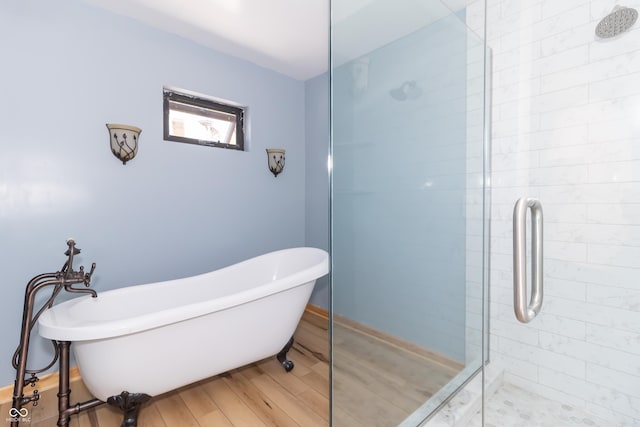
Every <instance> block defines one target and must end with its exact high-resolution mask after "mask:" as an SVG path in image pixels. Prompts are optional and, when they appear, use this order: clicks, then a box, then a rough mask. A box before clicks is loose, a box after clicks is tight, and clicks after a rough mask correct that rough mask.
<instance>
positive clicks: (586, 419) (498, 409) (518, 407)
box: [467, 383, 611, 427]
mask: <svg viewBox="0 0 640 427" xmlns="http://www.w3.org/2000/svg"><path fill="white" fill-rule="evenodd" d="M479 415H480V413H479V412H477V413H476V415H475V416H474V417H473V419H472V420H471V421H470V422H469V423H468V424H467V427H480V426H481V425H482V423H481V419H480V416H479ZM610 425H611V423H607V422H605V421H603V420H601V419H599V418H596V417H594V416H592V415H589V414H587V413H586V412H584V411H582V410H580V409H577V408H574V407H572V406H569V405H564V404H561V403H559V402H556V401H553V400H551V399H547V398H545V397H543V396H540V395H537V394H534V393H531V392H528V391H526V390H523V389H521V388H519V387H517V386H515V385H512V384H509V383H505V384H503V385H502V386H500V387H498V389H497V390H496V391H495V392H494V393H493V394H492V395H491V397H489V399H488V401H487V403H486V406H485V427H503V426H523V427H526V426H536V427H538V426H539V427H560V426H598V427H608V426H610Z"/></svg>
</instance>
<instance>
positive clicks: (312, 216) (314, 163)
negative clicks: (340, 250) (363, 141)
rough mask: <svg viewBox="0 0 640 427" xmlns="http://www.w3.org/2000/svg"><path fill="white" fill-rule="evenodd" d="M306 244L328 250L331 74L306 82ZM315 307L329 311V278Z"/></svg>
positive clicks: (317, 295) (323, 281)
mask: <svg viewBox="0 0 640 427" xmlns="http://www.w3.org/2000/svg"><path fill="white" fill-rule="evenodd" d="M305 106H306V107H305V113H306V121H305V123H306V127H305V132H306V191H305V193H306V209H305V210H306V242H307V245H309V246H315V247H318V248H321V249H325V250H329V171H328V169H327V159H328V156H329V138H330V132H329V130H330V128H329V74H328V73H324V74H322V75H320V76H318V77H315V78H313V79H310V80H307V81H306V82H305ZM310 302H311V303H312V304H315V305H317V306H320V307H323V308H326V309H328V308H329V277H328V276H325V277H323V278H321V279H319V280H318V281H317V282H316V287H315V289H314V291H313V295H311V301H310Z"/></svg>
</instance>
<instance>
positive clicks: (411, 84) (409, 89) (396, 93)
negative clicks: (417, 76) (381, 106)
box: [389, 80, 422, 101]
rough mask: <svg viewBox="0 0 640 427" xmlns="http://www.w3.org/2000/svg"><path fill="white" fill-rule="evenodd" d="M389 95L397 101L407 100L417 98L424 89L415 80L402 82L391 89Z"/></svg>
mask: <svg viewBox="0 0 640 427" xmlns="http://www.w3.org/2000/svg"><path fill="white" fill-rule="evenodd" d="M389 95H391V97H392V98H393V99H395V100H396V101H406V100H407V99H416V98H418V97H420V95H422V89H420V88H419V87H418V84H417V83H416V81H415V80H411V81H407V82H404V83H402V85H401V86H400V87H398V88H395V89H391V90H390V91H389Z"/></svg>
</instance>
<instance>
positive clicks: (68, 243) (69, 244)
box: [64, 239, 80, 256]
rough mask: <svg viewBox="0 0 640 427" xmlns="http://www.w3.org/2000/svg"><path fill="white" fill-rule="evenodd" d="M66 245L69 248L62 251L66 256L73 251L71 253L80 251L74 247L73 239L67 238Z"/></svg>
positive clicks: (76, 253)
mask: <svg viewBox="0 0 640 427" xmlns="http://www.w3.org/2000/svg"><path fill="white" fill-rule="evenodd" d="M67 246H69V249H67V251H66V252H65V253H64V254H65V255H66V256H69V255H71V254H72V253H73V255H78V254H79V253H80V249H79V248H76V242H75V240H73V239H69V240H67Z"/></svg>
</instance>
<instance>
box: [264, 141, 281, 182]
mask: <svg viewBox="0 0 640 427" xmlns="http://www.w3.org/2000/svg"><path fill="white" fill-rule="evenodd" d="M267 160H268V164H269V170H270V171H271V173H273V176H278V174H279V173H280V172H282V169H284V150H283V149H282V148H267Z"/></svg>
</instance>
